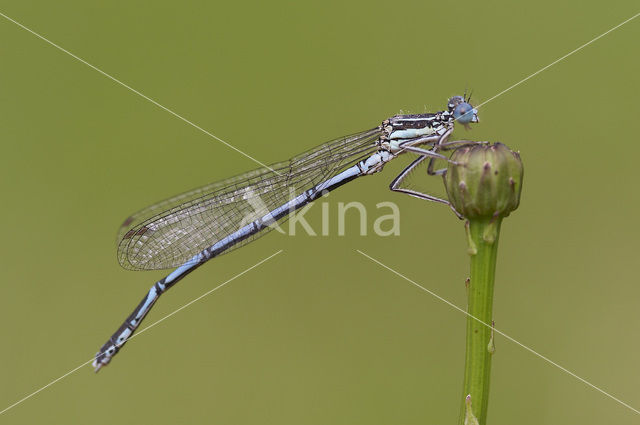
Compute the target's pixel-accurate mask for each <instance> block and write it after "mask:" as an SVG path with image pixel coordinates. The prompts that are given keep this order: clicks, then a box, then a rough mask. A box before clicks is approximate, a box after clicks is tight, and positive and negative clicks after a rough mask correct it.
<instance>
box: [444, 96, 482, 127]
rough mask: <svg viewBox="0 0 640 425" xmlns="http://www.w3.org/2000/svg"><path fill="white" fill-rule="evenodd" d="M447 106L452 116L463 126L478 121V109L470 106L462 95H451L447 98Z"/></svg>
mask: <svg viewBox="0 0 640 425" xmlns="http://www.w3.org/2000/svg"><path fill="white" fill-rule="evenodd" d="M447 106H448V107H449V112H450V113H452V114H453V118H454V119H455V120H456V121H457V122H459V123H460V124H462V125H464V126H465V127H467V126H468V125H469V123H476V122H480V120H479V119H478V110H477V109H475V108H474V107H473V106H471V104H469V103H468V102H467V101H466V100H465V98H464V97H462V96H453V97H452V98H451V99H449V104H448V105H447Z"/></svg>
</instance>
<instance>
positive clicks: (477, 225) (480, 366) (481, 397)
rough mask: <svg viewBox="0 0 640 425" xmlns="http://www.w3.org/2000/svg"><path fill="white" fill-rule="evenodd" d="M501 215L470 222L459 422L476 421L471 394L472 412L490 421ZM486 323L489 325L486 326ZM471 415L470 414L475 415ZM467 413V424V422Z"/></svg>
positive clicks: (482, 424) (479, 420)
mask: <svg viewBox="0 0 640 425" xmlns="http://www.w3.org/2000/svg"><path fill="white" fill-rule="evenodd" d="M501 222H502V219H501V218H493V219H490V218H483V219H473V220H471V221H470V222H468V223H467V232H468V235H467V236H468V239H469V254H470V257H471V276H470V281H469V282H468V287H467V294H468V298H469V299H468V306H467V311H468V313H469V315H470V316H467V349H466V355H465V371H464V391H463V396H462V413H461V415H460V417H461V419H460V424H461V425H469V424H473V423H475V422H473V421H472V420H469V417H470V416H469V415H468V413H467V406H468V405H469V404H468V403H465V400H466V398H467V396H468V395H470V396H471V403H472V411H473V412H472V413H473V416H475V418H476V419H477V421H478V423H479V424H480V425H485V424H486V421H487V407H488V405H489V380H490V374H491V357H492V356H493V351H494V348H493V347H494V346H493V337H492V335H493V332H492V328H491V325H492V318H493V317H492V310H493V283H494V278H495V269H496V257H497V253H498V236H499V234H500V224H501ZM487 324H488V325H489V326H487ZM473 416H471V417H473ZM465 417H466V418H467V419H466V424H465Z"/></svg>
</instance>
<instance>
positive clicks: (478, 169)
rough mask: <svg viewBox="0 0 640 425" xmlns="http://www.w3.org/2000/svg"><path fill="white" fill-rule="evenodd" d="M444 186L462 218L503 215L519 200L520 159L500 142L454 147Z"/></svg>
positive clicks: (500, 216)
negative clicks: (455, 148)
mask: <svg viewBox="0 0 640 425" xmlns="http://www.w3.org/2000/svg"><path fill="white" fill-rule="evenodd" d="M451 161H452V162H453V163H449V167H448V169H447V172H446V173H445V175H444V182H445V187H446V190H447V195H448V196H449V202H451V206H452V207H453V208H454V209H455V210H456V211H457V212H458V213H459V214H460V215H462V216H463V217H464V218H467V219H473V218H492V217H494V218H503V217H506V216H508V215H509V214H510V213H511V211H513V210H515V209H516V208H518V205H519V204H520V191H521V190H522V174H523V168H522V161H521V160H520V155H519V154H518V153H516V152H513V151H511V150H510V149H509V148H508V147H507V146H505V145H503V144H502V143H495V144H493V145H490V144H476V145H474V146H471V147H462V148H459V149H457V150H456V151H454V153H453V155H452V156H451Z"/></svg>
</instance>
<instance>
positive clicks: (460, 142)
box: [427, 139, 489, 176]
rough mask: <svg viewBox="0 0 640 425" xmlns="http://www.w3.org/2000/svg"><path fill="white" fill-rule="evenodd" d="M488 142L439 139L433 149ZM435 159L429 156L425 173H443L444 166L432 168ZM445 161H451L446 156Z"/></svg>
mask: <svg viewBox="0 0 640 425" xmlns="http://www.w3.org/2000/svg"><path fill="white" fill-rule="evenodd" d="M488 143H489V142H476V141H472V140H454V141H451V142H449V141H444V142H442V139H441V141H440V142H439V143H438V144H437V145H436V146H435V150H439V151H450V150H456V149H459V148H464V147H467V146H473V145H486V144H488ZM435 159H436V158H434V157H431V159H429V166H428V167H427V174H429V175H430V176H441V175H443V174H444V173H445V172H446V171H447V169H446V168H441V169H440V170H435V171H434V170H433V166H434V164H435ZM447 162H449V163H453V162H452V161H451V160H449V159H448V158H447Z"/></svg>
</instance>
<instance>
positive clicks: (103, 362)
mask: <svg viewBox="0 0 640 425" xmlns="http://www.w3.org/2000/svg"><path fill="white" fill-rule="evenodd" d="M109 361H111V358H110V357H107V353H105V352H103V351H98V352H97V353H96V357H95V359H93V363H91V366H93V371H94V372H95V373H98V372H99V371H100V369H102V367H103V366H107V365H108V364H109Z"/></svg>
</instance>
